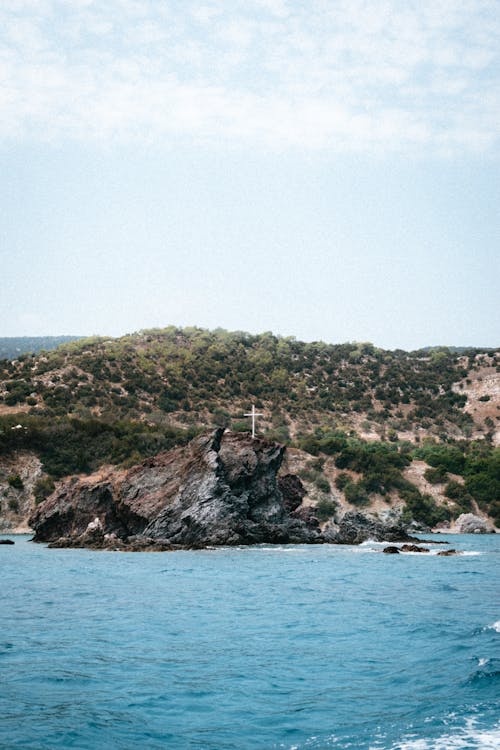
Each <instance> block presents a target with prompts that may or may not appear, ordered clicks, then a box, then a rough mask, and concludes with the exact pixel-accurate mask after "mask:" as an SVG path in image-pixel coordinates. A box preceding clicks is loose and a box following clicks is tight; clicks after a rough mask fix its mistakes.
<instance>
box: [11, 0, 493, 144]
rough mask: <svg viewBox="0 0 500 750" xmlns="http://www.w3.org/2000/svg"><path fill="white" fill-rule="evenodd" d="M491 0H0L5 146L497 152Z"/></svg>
mask: <svg viewBox="0 0 500 750" xmlns="http://www.w3.org/2000/svg"><path fill="white" fill-rule="evenodd" d="M499 50H500V6H499V4H498V2H497V1H496V0H421V1H420V2H419V3H418V4H417V3H410V2H409V3H404V4H401V3H400V2H398V1H397V0H378V1H377V2H373V0H370V1H368V0H337V2H325V1H324V0H310V2H309V3H307V4H304V3H300V2H298V1H296V2H294V1H292V0H288V1H286V0H234V1H233V2H232V3H230V4H229V3H227V4H226V3H222V2H206V3H205V4H203V5H200V4H198V3H195V2H192V3H190V2H188V1H187V0H186V2H183V3H176V2H173V1H172V2H169V3H167V2H165V3H157V2H153V1H152V0H141V2H137V0H109V1H108V2H106V3H98V2H95V1H94V0H64V1H63V0H36V2H34V1H32V0H4V2H3V3H2V5H1V7H0V138H3V139H6V138H9V139H12V138H15V139H37V140H39V139H61V138H71V139H79V140H88V139H99V140H108V139H119V140H125V141H127V140H153V141H155V142H158V141H160V142H167V143H168V142H173V141H175V140H176V139H178V138H183V139H185V138H188V139H193V138H194V139H199V140H201V141H207V140H209V141H210V140H217V141H220V140H228V139H229V140H235V141H238V142H241V141H243V142H248V143H251V144H264V145H265V146H266V147H268V148H280V149H282V148H288V147H292V148H293V147H300V148H301V149H326V150H330V151H352V150H356V151H367V150H368V151H387V150H391V151H392V150H406V151H407V150H408V149H410V150H411V149H414V150H415V151H419V150H421V149H428V150H431V151H438V152H446V153H454V152H458V151H462V150H463V149H466V150H468V151H480V152H484V151H493V150H496V149H497V148H498V140H499V139H498V135H499V127H498V125H499V123H498V114H499V112H500V87H499V83H500V73H499V70H500V66H499Z"/></svg>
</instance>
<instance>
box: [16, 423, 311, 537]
mask: <svg viewBox="0 0 500 750" xmlns="http://www.w3.org/2000/svg"><path fill="white" fill-rule="evenodd" d="M284 451H285V449H284V447H283V446H281V445H278V444H276V443H269V442H267V441H264V440H259V439H254V440H252V439H251V438H250V437H249V436H248V435H246V434H237V433H229V432H224V430H222V429H217V430H214V431H213V432H211V433H209V434H205V435H202V436H200V437H198V438H195V440H193V441H192V442H191V443H190V444H189V445H188V446H185V447H183V448H178V449H175V450H172V451H166V452H164V453H160V454H158V455H157V456H155V457H153V458H150V459H148V460H146V461H144V462H143V463H142V464H140V465H138V466H135V467H133V468H132V469H130V470H129V471H127V472H115V473H111V474H110V475H109V476H108V477H107V478H105V479H101V480H95V479H94V480H92V479H91V478H85V479H81V480H78V479H71V480H68V481H66V482H64V483H63V484H62V485H61V486H60V487H59V488H58V490H57V491H56V492H55V493H54V494H53V495H51V496H50V497H49V498H48V499H47V500H46V501H45V502H44V503H43V504H42V505H40V506H39V507H38V508H37V510H36V511H35V513H34V514H33V515H32V517H31V518H30V524H31V526H32V528H33V529H34V530H35V537H34V539H35V541H41V542H51V543H53V544H54V545H57V546H92V547H97V548H107V547H108V548H119V546H120V544H121V543H125V544H127V545H130V544H135V542H134V541H133V540H134V539H135V540H138V542H137V544H138V547H137V548H140V549H143V548H145V547H147V546H148V545H150V546H151V547H154V546H155V545H162V546H163V547H164V548H177V547H178V546H184V547H186V546H188V547H199V546H210V545H236V544H256V543H263V542H266V543H290V542H291V543H314V542H319V541H322V539H321V535H320V533H319V530H318V529H317V528H314V526H313V525H312V524H309V525H308V524H307V523H306V522H304V521H303V520H301V519H300V518H297V517H295V518H294V517H292V516H291V515H290V513H289V509H292V508H293V507H294V506H295V507H296V502H297V497H298V494H299V493H300V488H299V486H298V485H297V483H296V482H294V481H293V480H288V481H287V483H286V486H285V487H284V489H285V493H286V494H287V501H286V502H285V501H284V498H283V493H282V491H281V489H280V487H279V486H278V482H277V472H278V470H279V468H280V466H281V462H282V460H283V455H284ZM287 506H288V508H287ZM130 540H132V541H130Z"/></svg>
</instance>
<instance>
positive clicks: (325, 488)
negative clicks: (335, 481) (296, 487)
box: [314, 474, 331, 493]
mask: <svg viewBox="0 0 500 750" xmlns="http://www.w3.org/2000/svg"><path fill="white" fill-rule="evenodd" d="M314 483H315V485H316V487H317V488H318V490H321V492H326V493H329V492H330V490H331V488H330V482H329V481H328V479H327V478H326V477H325V476H324V475H323V474H319V475H318V476H317V477H316V479H315V480H314Z"/></svg>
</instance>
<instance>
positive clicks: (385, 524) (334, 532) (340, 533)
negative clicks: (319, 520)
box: [323, 511, 418, 544]
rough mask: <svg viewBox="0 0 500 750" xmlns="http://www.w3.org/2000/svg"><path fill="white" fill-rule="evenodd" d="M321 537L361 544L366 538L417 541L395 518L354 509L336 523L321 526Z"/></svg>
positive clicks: (338, 541)
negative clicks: (376, 515) (366, 514)
mask: <svg viewBox="0 0 500 750" xmlns="http://www.w3.org/2000/svg"><path fill="white" fill-rule="evenodd" d="M323 537H324V539H325V541H326V542H332V543H334V544H361V542H366V541H367V540H368V539H373V540H374V541H388V542H405V541H408V542H410V541H418V540H415V539H414V537H411V536H409V535H408V534H407V533H406V531H405V529H404V527H403V525H402V524H401V522H399V521H398V520H397V519H386V520H381V519H379V518H373V517H372V516H365V515H363V514H362V513H357V512H354V511H353V512H348V513H346V514H345V515H344V516H343V518H342V519H340V521H339V522H338V523H335V522H333V521H329V522H328V523H327V524H326V526H324V528H323Z"/></svg>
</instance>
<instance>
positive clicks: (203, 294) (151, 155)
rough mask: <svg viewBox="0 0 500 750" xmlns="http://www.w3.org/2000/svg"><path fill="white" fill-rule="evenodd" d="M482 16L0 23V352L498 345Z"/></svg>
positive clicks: (41, 3) (411, 11)
mask: <svg viewBox="0 0 500 750" xmlns="http://www.w3.org/2000/svg"><path fill="white" fill-rule="evenodd" d="M499 58H500V2H499V1H498V0H415V1H413V0H309V1H308V2H305V1H304V0H303V1H302V2H298V1H295V0H219V1H218V2H217V1H216V2H210V0H208V1H207V2H203V1H201V2H192V1H191V0H95V1H94V0H1V2H0V198H1V207H2V212H1V220H0V259H1V286H0V289H1V292H0V321H1V323H2V325H1V326H0V335H2V336H16V335H43V334H63V333H73V334H94V333H101V334H113V335H118V334H122V333H126V332H130V331H135V330H138V329H141V328H147V327H153V326H166V325H168V324H176V325H200V326H203V327H210V328H215V327H218V326H220V327H223V328H228V329H242V330H249V331H252V332H260V331H264V330H272V331H274V332H275V333H281V334H284V335H295V336H297V338H302V339H306V340H314V339H323V340H326V341H329V342H333V343H336V342H342V341H349V340H351V341H352V340H357V341H372V342H373V343H375V344H376V345H378V346H384V347H388V348H395V347H400V348H405V349H412V348H416V347H419V346H425V345H432V344H443V343H444V344H449V345H476V346H498V345H500V313H499V299H500V295H499V291H498V290H499V288H500V283H499V282H500V261H499V257H500V158H499V157H500V149H499V145H500V122H499V121H500V85H499V84H500V59H499Z"/></svg>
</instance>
